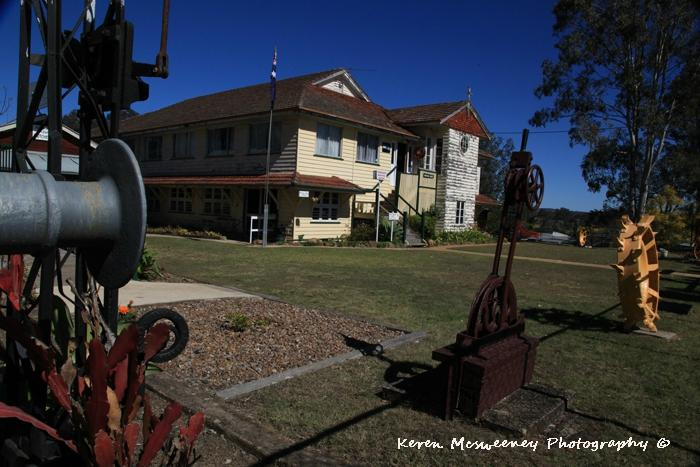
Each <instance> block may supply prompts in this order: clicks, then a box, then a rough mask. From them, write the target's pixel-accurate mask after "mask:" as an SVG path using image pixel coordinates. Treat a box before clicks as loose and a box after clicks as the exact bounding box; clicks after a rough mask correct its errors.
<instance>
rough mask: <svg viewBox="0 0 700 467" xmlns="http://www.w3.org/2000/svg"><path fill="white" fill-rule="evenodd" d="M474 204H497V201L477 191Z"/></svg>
mask: <svg viewBox="0 0 700 467" xmlns="http://www.w3.org/2000/svg"><path fill="white" fill-rule="evenodd" d="M475 201H476V204H485V205H491V206H498V204H499V203H498V201H496V200H495V199H493V198H491V197H490V196H488V195H482V194H481V193H478V194H477V195H476V200H475Z"/></svg>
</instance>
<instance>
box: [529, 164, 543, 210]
mask: <svg viewBox="0 0 700 467" xmlns="http://www.w3.org/2000/svg"><path fill="white" fill-rule="evenodd" d="M543 197H544V174H543V173H542V169H541V168H540V166H539V165H536V164H535V165H532V166H530V170H529V171H528V173H527V196H526V205H527V208H528V209H529V210H530V211H536V210H537V209H539V208H540V204H542V198H543Z"/></svg>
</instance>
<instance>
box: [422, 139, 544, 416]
mask: <svg viewBox="0 0 700 467" xmlns="http://www.w3.org/2000/svg"><path fill="white" fill-rule="evenodd" d="M526 145H527V130H525V131H524V132H523V140H522V145H521V150H520V151H517V152H513V154H512V155H511V160H510V168H509V170H508V174H507V175H506V183H505V202H504V204H503V210H502V212H501V226H500V231H499V235H498V243H497V246H496V252H495V256H494V259H493V268H492V271H491V274H490V275H489V276H488V277H487V278H486V280H485V281H484V282H483V284H482V285H481V287H480V288H479V291H478V292H477V294H476V296H475V297H474V302H473V303H472V307H471V311H470V313H469V320H468V322H467V329H466V330H464V331H462V332H460V333H459V334H457V339H456V342H455V343H454V344H451V345H448V346H445V347H442V348H439V349H437V350H434V351H433V359H434V360H437V361H439V362H440V363H441V367H442V369H443V370H444V371H445V378H446V390H445V412H444V416H445V418H446V419H451V418H452V416H453V414H454V412H455V410H457V409H459V410H460V412H461V413H462V414H464V415H465V416H469V417H477V418H478V417H480V416H481V415H482V414H483V413H484V412H486V411H487V410H488V409H490V408H491V407H493V406H494V405H495V404H496V403H497V402H498V401H500V400H501V399H503V398H504V397H506V396H508V395H509V394H511V393H512V392H514V391H515V390H516V389H518V388H519V387H521V386H522V385H524V384H526V383H528V382H529V381H530V380H531V379H532V372H533V369H534V365H535V354H536V349H537V344H538V341H537V339H535V338H532V337H528V336H525V335H524V334H523V332H524V330H525V321H524V318H523V316H522V315H521V314H520V312H519V310H518V303H517V297H516V293H515V287H513V283H512V282H511V281H510V275H511V270H512V267H513V256H514V254H515V245H516V244H517V236H518V235H519V234H520V232H521V231H522V230H523V228H522V224H521V220H520V218H521V216H522V212H523V208H524V207H527V208H528V209H529V210H536V209H538V208H539V206H540V204H541V203H542V197H543V195H544V175H543V174H542V169H540V167H539V166H537V165H531V162H532V153H530V152H527V151H525V146H526ZM513 211H514V212H515V213H514V214H515V215H514V216H513V215H512V212H513ZM509 214H511V215H509ZM506 232H509V233H510V235H511V237H510V246H509V250H508V259H507V260H506V268H505V274H504V275H503V276H499V274H498V272H499V265H500V259H501V251H502V249H503V243H504V240H505V236H506Z"/></svg>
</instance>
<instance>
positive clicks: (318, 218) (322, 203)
mask: <svg viewBox="0 0 700 467" xmlns="http://www.w3.org/2000/svg"><path fill="white" fill-rule="evenodd" d="M313 197H314V198H316V199H318V201H317V202H316V203H314V206H313V208H312V209H311V221H312V222H337V221H338V212H339V211H340V193H338V192H336V191H314V193H313Z"/></svg>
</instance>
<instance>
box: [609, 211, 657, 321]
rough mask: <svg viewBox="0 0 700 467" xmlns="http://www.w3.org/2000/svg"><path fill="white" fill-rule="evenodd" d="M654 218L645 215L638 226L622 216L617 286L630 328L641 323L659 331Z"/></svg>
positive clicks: (615, 266) (623, 311) (618, 238)
mask: <svg viewBox="0 0 700 467" xmlns="http://www.w3.org/2000/svg"><path fill="white" fill-rule="evenodd" d="M653 220H654V216H651V215H645V216H642V218H641V220H640V221H639V222H637V223H636V224H635V223H634V222H632V220H630V218H629V217H628V216H622V219H621V223H622V228H621V229H620V234H619V236H618V237H617V264H612V265H611V266H612V267H613V268H614V269H615V270H616V271H617V285H618V290H619V296H620V304H621V306H622V317H623V318H624V320H625V327H626V328H633V327H634V326H637V325H639V324H641V325H643V326H645V327H646V328H647V329H649V330H650V331H654V332H655V331H656V324H654V322H655V321H657V320H658V319H659V299H660V297H659V281H660V271H659V254H658V251H657V249H656V238H655V235H654V232H653V231H652V230H651V223H652V221H653Z"/></svg>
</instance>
